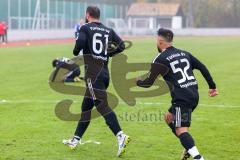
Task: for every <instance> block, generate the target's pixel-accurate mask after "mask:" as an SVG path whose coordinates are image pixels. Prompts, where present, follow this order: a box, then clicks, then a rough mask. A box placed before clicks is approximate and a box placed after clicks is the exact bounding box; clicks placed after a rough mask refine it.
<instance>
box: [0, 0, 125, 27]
mask: <svg viewBox="0 0 240 160" xmlns="http://www.w3.org/2000/svg"><path fill="white" fill-rule="evenodd" d="M91 4H94V5H97V6H98V7H99V8H100V9H101V11H102V16H101V18H102V21H104V22H105V21H106V19H107V18H125V16H126V11H127V7H128V6H127V4H124V3H123V4H114V3H111V4H109V3H104V2H101V0H99V1H97V2H95V3H93V1H80V0H79V1H77V0H0V21H6V22H7V23H8V26H9V29H18V30H22V29H24V30H28V29H33V30H36V29H37V30H39V29H68V28H72V27H73V26H74V24H76V23H78V22H79V20H80V18H84V14H85V10H86V7H87V6H88V5H91Z"/></svg>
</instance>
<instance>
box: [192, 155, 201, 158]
mask: <svg viewBox="0 0 240 160" xmlns="http://www.w3.org/2000/svg"><path fill="white" fill-rule="evenodd" d="M200 158H202V156H200V155H197V156H196V157H194V158H193V159H200Z"/></svg>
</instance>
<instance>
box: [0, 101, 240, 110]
mask: <svg viewBox="0 0 240 160" xmlns="http://www.w3.org/2000/svg"><path fill="white" fill-rule="evenodd" d="M60 101H61V100H13V101H11V100H4V99H3V100H0V104H20V103H47V104H56V103H58V102H60ZM73 102H74V103H82V101H81V100H79V101H73ZM119 103H120V104H125V105H127V104H126V103H125V102H123V101H120V102H119ZM137 105H144V106H160V105H168V106H170V105H171V103H170V102H169V103H168V102H141V101H138V102H137ZM199 106H201V107H216V108H240V105H239V106H238V105H227V104H204V103H200V104H199Z"/></svg>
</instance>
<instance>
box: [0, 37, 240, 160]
mask: <svg viewBox="0 0 240 160" xmlns="http://www.w3.org/2000/svg"><path fill="white" fill-rule="evenodd" d="M239 42H240V37H178V38H176V40H175V46H176V47H179V48H182V49H185V50H188V51H190V52H192V53H193V54H194V55H195V56H196V57H198V58H199V59H200V60H201V61H202V62H204V63H205V64H206V65H207V66H208V68H209V70H210V72H211V73H212V75H213V77H214V80H215V81H216V83H217V86H218V89H219V93H220V94H219V96H218V97H216V98H210V97H208V94H207V93H208V87H207V84H206V82H205V81H204V79H203V78H202V77H201V75H200V74H199V72H198V71H196V76H197V79H198V81H199V93H200V104H199V106H198V108H197V110H196V111H195V112H194V113H193V117H192V120H193V121H192V127H191V133H192V135H193V136H194V137H195V140H196V144H197V146H198V148H199V150H200V152H201V153H202V155H204V157H205V159H207V160H216V159H217V160H237V159H239V157H240V151H239V148H240V120H239V115H240V99H239V96H240V85H239V80H240V71H239V68H240V62H239V59H240V54H239V50H240V46H239ZM155 43H156V42H155V39H154V38H153V39H142V40H133V47H132V48H131V49H129V50H127V51H125V52H124V54H126V55H128V62H129V63H131V62H146V63H149V62H151V61H152V59H153V58H154V57H155V55H156V54H157V52H156V44H155ZM72 48H73V44H72V45H71V44H66V45H62V44H61V45H45V46H28V47H16V48H1V49H0V60H1V62H0V86H1V87H0V160H5V159H6V160H16V159H19V160H35V159H39V160H42V159H46V160H56V159H57V160H79V159H82V160H106V159H109V160H112V159H118V158H116V152H117V140H116V138H115V137H114V136H113V135H112V133H111V132H110V131H109V129H108V127H107V126H106V125H105V122H104V121H103V118H98V119H94V120H93V121H92V122H91V124H90V127H89V129H88V130H87V132H86V134H85V136H84V137H83V140H84V141H87V140H94V141H99V142H101V144H100V145H97V144H94V143H87V144H85V145H79V147H78V148H77V150H75V151H71V150H69V149H68V148H67V147H66V146H64V145H63V144H62V143H61V141H62V139H65V138H70V137H71V136H72V134H73V132H74V130H75V127H76V124H77V122H65V121H61V120H59V119H58V118H57V117H56V116H55V113H54V108H55V105H56V103H57V101H59V100H63V99H72V100H75V101H79V102H78V103H74V105H73V107H72V108H71V110H72V111H73V112H76V113H79V112H80V105H81V100H82V97H80V96H71V95H63V94H60V93H57V92H55V91H53V90H51V89H50V87H49V85H48V77H49V75H50V73H51V71H52V67H51V60H52V59H53V58H56V57H62V56H67V57H72V54H71V51H72ZM133 74H134V75H135V76H137V75H139V73H133ZM109 91H110V92H112V93H115V91H114V89H113V87H112V86H110V88H109ZM115 94H116V93H115ZM3 100H6V102H4V101H3ZM137 101H138V104H137V105H136V106H135V107H129V106H128V105H126V104H125V103H120V104H119V106H118V107H117V108H116V110H115V111H116V113H117V115H118V116H119V120H120V123H121V126H122V128H123V130H124V131H125V132H126V133H127V134H129V135H130V136H131V138H132V142H131V144H130V145H129V147H128V148H127V154H126V155H125V157H124V158H123V159H126V160H130V159H134V160H135V159H137V160H146V159H148V160H155V159H163V160H177V159H179V157H180V153H181V152H182V147H181V146H180V143H179V141H178V140H177V139H176V138H175V137H174V136H173V135H172V133H171V131H170V129H168V128H167V127H166V125H165V123H164V121H163V120H157V121H151V120H149V119H148V120H146V119H145V120H144V119H141V120H137V119H133V120H132V121H131V120H130V119H129V117H127V118H126V117H125V115H126V113H128V114H132V115H134V114H135V115H136V114H138V113H139V112H140V113H141V114H142V115H144V114H145V115H149V114H150V113H158V112H165V111H167V109H168V107H169V106H170V96H169V95H164V96H159V97H154V98H141V99H140V98H139V99H137ZM148 102H151V103H148Z"/></svg>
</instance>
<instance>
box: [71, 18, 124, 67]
mask: <svg viewBox="0 0 240 160" xmlns="http://www.w3.org/2000/svg"><path fill="white" fill-rule="evenodd" d="M110 43H113V44H115V45H117V48H116V49H115V50H114V51H111V52H109V50H108V46H109V44H110ZM82 49H83V54H84V55H91V56H92V57H93V58H94V59H97V60H102V61H103V62H104V63H105V64H107V63H108V59H109V57H112V56H113V55H115V54H117V53H120V52H122V51H123V50H124V49H125V46H124V42H123V41H122V39H121V38H120V37H119V36H118V35H117V34H116V33H115V31H114V30H113V29H111V28H108V27H106V26H105V25H103V24H102V23H100V22H92V23H87V24H84V25H83V26H82V27H81V28H80V31H79V34H78V36H77V40H76V46H75V48H74V55H78V53H79V51H80V50H82Z"/></svg>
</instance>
